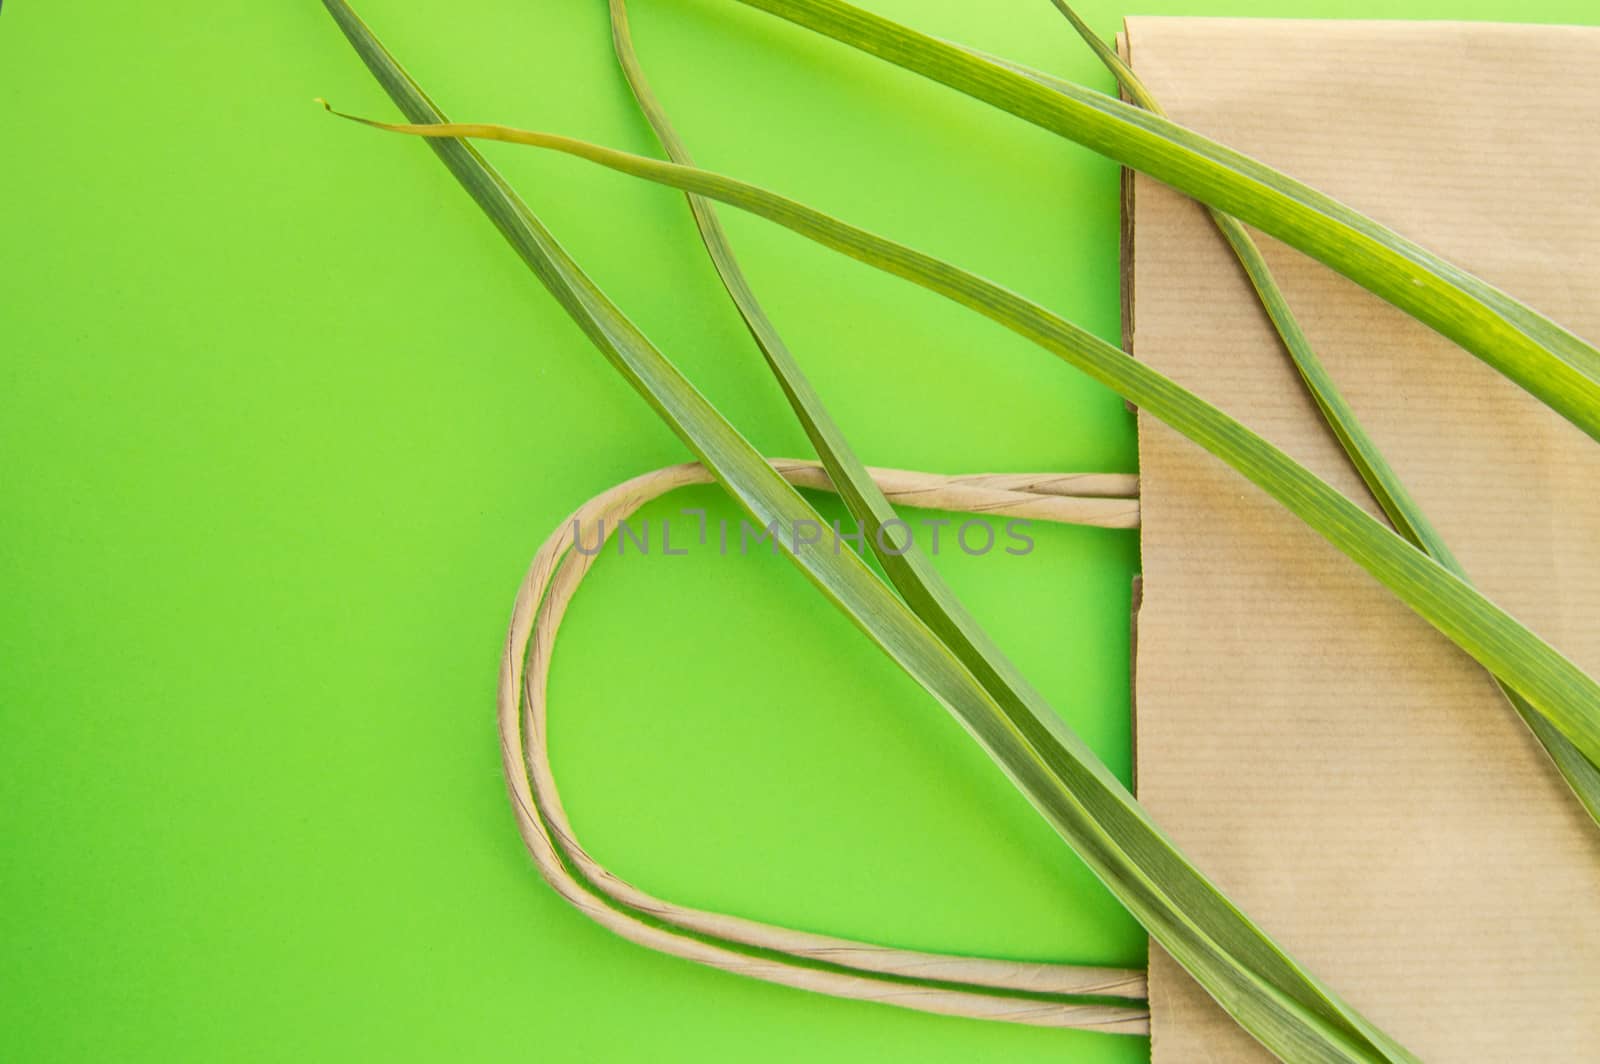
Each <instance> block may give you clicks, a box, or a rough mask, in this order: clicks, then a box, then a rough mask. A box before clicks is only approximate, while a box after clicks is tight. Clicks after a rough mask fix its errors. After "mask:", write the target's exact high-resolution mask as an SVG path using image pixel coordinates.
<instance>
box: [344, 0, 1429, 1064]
mask: <svg viewBox="0 0 1600 1064" xmlns="http://www.w3.org/2000/svg"><path fill="white" fill-rule="evenodd" d="M324 4H325V6H326V7H327V8H328V10H329V12H330V13H331V14H332V15H333V16H334V18H335V20H336V21H337V23H338V24H339V26H340V28H341V29H342V30H343V32H344V33H345V36H346V37H347V39H348V40H349V41H350V42H351V44H352V46H353V47H354V48H355V49H356V51H357V53H358V54H359V55H360V56H361V58H362V59H363V61H364V62H365V63H366V64H367V67H368V69H369V70H370V71H371V72H372V73H373V75H374V76H375V77H376V79H377V80H378V81H379V83H380V84H381V85H382V86H383V88H384V89H385V90H386V91H387V92H388V94H389V95H390V97H391V98H392V99H393V100H394V101H395V103H396V104H397V105H398V106H399V108H400V109H401V111H402V112H403V113H404V114H405V115H406V116H407V117H408V118H409V119H410V120H411V121H412V122H413V123H418V124H420V125H421V128H424V129H430V130H436V129H438V128H441V127H442V124H443V123H444V122H445V118H444V115H443V114H442V113H441V112H440V111H439V110H438V108H436V107H435V106H434V105H433V104H432V102H431V101H430V100H429V99H428V98H427V96H426V95H425V94H423V92H422V91H421V89H420V88H419V87H418V86H417V85H416V83H415V82H414V81H412V80H411V78H410V77H409V76H408V75H407V74H406V73H405V72H404V70H403V69H402V68H401V67H400V66H399V64H398V63H396V62H395V60H394V58H393V57H392V56H391V55H389V53H388V52H387V51H386V50H385V49H384V48H383V46H382V45H381V44H380V43H379V42H378V41H377V39H376V38H375V37H373V35H372V33H371V31H370V30H369V29H367V27H366V26H365V25H364V24H363V23H362V22H361V20H360V19H359V18H357V17H356V16H355V14H354V13H353V12H352V11H351V10H350V8H349V6H348V5H347V4H345V3H344V2H343V0H324ZM430 143H431V144H432V146H433V149H434V151H435V153H436V154H437V155H438V156H439V157H440V159H441V160H442V161H443V162H444V163H445V165H446V166H447V167H448V168H449V169H450V170H451V172H452V173H453V174H454V175H455V176H456V178H457V179H458V180H459V181H460V182H461V184H462V185H463V187H464V188H465V189H466V190H467V191H468V192H469V193H470V194H471V195H472V196H473V198H474V199H475V200H476V201H477V203H478V204H479V206H480V207H481V208H482V209H483V210H484V212H485V214H486V215H488V217H489V218H490V219H491V220H492V221H493V222H494V223H495V224H496V226H497V227H498V228H499V230H500V232H501V233H502V235H504V236H505V237H506V239H507V241H508V242H509V243H510V244H511V245H512V247H513V249H514V250H516V251H517V253H518V254H519V256H520V257H521V258H522V259H523V261H524V262H525V263H526V264H527V265H528V266H529V267H530V269H532V270H533V272H534V273H535V275H536V276H538V277H539V279H540V280H541V281H542V282H543V283H544V284H545V286H546V288H547V289H548V290H549V291H550V292H551V294H552V295H553V296H554V297H555V298H556V299H557V300H558V301H559V302H560V303H561V305H562V306H563V307H564V308H565V309H566V310H567V311H568V312H569V314H571V316H572V317H573V318H574V320H575V321H576V322H577V323H578V324H579V326H580V327H581V328H583V330H584V331H585V333H586V334H587V335H588V336H589V337H590V339H591V340H592V341H593V342H594V344H595V345H596V346H597V347H598V348H599V349H600V350H601V352H602V353H603V354H604V355H605V356H606V358H607V359H608V360H609V361H610V362H611V363H612V365H613V366H615V367H616V368H617V369H618V371H619V372H621V373H622V374H623V376H624V377H625V378H626V379H627V380H628V381H629V382H630V383H631V384H633V386H634V387H635V388H636V389H637V390H638V391H639V392H640V394H641V395H642V396H643V397H644V398H645V399H646V400H647V401H648V402H649V403H650V404H651V405H652V407H654V408H655V410H656V411H657V413H658V414H660V415H661V416H662V417H663V419H664V420H665V421H666V422H667V423H668V424H669V425H670V426H671V427H672V428H673V429H674V431H676V432H677V433H678V435H679V436H680V438H682V439H683V440H684V442H685V444H686V445H687V446H688V447H689V448H690V449H691V450H692V451H693V452H694V453H695V454H696V456H697V457H698V458H699V459H700V460H701V461H702V462H703V463H704V464H705V465H706V466H707V467H708V468H709V469H711V470H712V472H713V474H714V475H715V476H716V477H717V479H718V481H719V482H720V483H721V484H722V485H723V486H724V488H725V489H726V490H727V491H728V492H729V494H730V495H731V496H732V497H733V498H734V499H735V500H736V501H737V502H738V503H739V504H740V505H741V506H742V507H743V508H744V509H745V510H746V511H747V512H748V513H749V514H750V515H751V516H752V517H754V518H755V519H756V520H757V521H758V522H760V523H762V524H763V525H766V524H774V525H776V527H777V530H778V531H779V533H780V535H779V536H778V537H777V538H778V539H779V541H780V542H784V541H785V540H786V539H787V536H788V535H791V534H794V533H795V532H796V531H797V529H798V528H799V527H800V524H801V522H807V523H809V522H811V521H815V520H816V517H815V511H814V510H812V509H811V508H810V506H809V505H808V504H807V503H806V502H805V501H804V500H803V499H802V498H801V497H800V495H799V494H798V493H797V492H796V491H795V490H794V489H793V488H792V487H790V486H789V485H788V484H787V483H785V482H784V481H783V478H782V477H780V476H779V475H778V474H777V473H776V472H775V471H774V470H773V469H772V467H771V466H769V465H768V464H766V463H765V462H764V461H763V460H762V458H761V456H760V455H759V454H758V453H757V452H756V451H755V450H754V448H752V447H751V446H750V445H749V443H748V442H747V441H745V440H744V438H743V437H742V436H740V435H739V433H738V432H737V431H736V430H735V429H734V428H733V427H732V426H731V425H730V424H729V423H728V422H727V421H726V420H725V419H724V418H722V417H721V415H720V414H718V412H717V411H716V410H715V408H714V407H712V406H711V404H710V403H708V402H707V401H706V400H705V398H704V397H703V396H701V395H700V394H699V392H698V391H696V390H695V389H694V388H693V386H692V385H691V384H690V383H689V382H688V381H687V380H686V379H685V378H684V377H683V376H682V374H681V373H679V372H678V370H677V369H676V367H674V366H673V365H672V364H671V363H670V362H669V361H668V360H667V359H666V358H665V357H664V356H663V355H662V354H661V353H660V352H659V351H657V350H656V349H655V348H654V347H653V346H652V345H651V344H650V343H649V341H648V340H647V339H646V338H645V337H644V335H643V334H642V333H641V332H639V330H638V329H637V327H635V326H634V325H633V324H632V322H630V321H629V320H628V319H627V318H626V317H625V316H624V315H623V314H622V312H621V311H620V310H619V309H618V308H617V307H616V306H615V305H614V304H613V303H611V301H610V300H609V299H607V298H606V296H605V295H604V293H602V292H601V291H600V290H599V289H598V288H597V287H596V286H595V285H594V283H593V282H592V281H591V280H590V279H589V277H588V276H587V275H586V274H585V273H584V272H583V271H582V270H581V269H580V268H579V267H578V265H577V263H576V262H575V261H573V259H572V258H571V256H570V255H568V254H567V252H566V251H565V249H564V248H562V247H561V245H560V244H559V243H558V242H557V241H556V240H555V238H554V237H553V236H552V235H551V234H550V232H549V231H548V230H547V229H546V228H545V227H544V225H543V224H542V223H541V222H540V221H539V220H538V218H537V217H536V216H535V215H534V214H533V213H532V212H531V211H530V210H529V209H528V207H527V205H526V204H524V203H523V202H522V201H521V199H520V198H518V197H517V195H516V194H515V192H513V191H512V190H511V188H510V187H509V186H508V185H507V184H506V183H505V181H504V180H503V179H502V178H501V177H500V176H499V174H498V173H496V172H495V171H494V170H493V169H492V168H491V167H490V166H489V164H488V163H487V161H485V160H484V159H483V157H482V156H481V155H480V154H479V153H478V152H477V151H476V150H475V149H473V148H472V147H471V146H470V145H468V144H466V143H465V142H464V141H463V140H461V139H458V138H456V137H451V136H447V137H442V138H432V139H431V140H430ZM685 191H693V190H687V189H686V190H685ZM797 538H798V537H797ZM786 553H788V554H789V556H790V557H792V558H793V559H794V560H795V561H796V562H797V563H798V564H799V565H800V566H801V569H802V571H803V572H805V574H806V575H807V576H808V578H810V579H811V580H812V581H813V583H815V584H816V586H817V587H818V588H819V590H821V591H822V592H823V593H824V594H825V595H827V596H828V597H829V598H830V599H831V600H832V601H834V602H835V603H836V604H837V605H838V606H839V607H840V608H841V609H843V610H844V612H845V613H846V615H847V616H849V617H850V618H851V619H852V620H853V621H854V622H855V623H856V624H857V625H858V626H859V627H860V628H861V629H862V630H863V631H864V632H865V633H866V634H867V635H868V636H869V637H870V638H872V639H873V640H874V642H876V643H877V645H878V646H880V647H881V648H882V649H883V650H884V651H885V652H886V653H888V654H889V655H890V657H891V658H892V659H893V660H895V661H896V662H897V663H898V664H900V665H901V667H902V668H904V669H906V671H907V672H908V673H910V674H911V675H912V676H914V677H915V678H916V679H917V680H918V681H919V682H920V683H921V684H922V685H923V686H924V687H925V688H927V689H928V691H929V692H930V693H932V694H933V695H934V696H935V697H936V698H937V699H938V700H939V701H940V702H941V704H943V705H945V706H946V707H947V708H948V709H949V710H950V711H951V712H952V713H954V714H955V715H956V717H957V719H959V720H960V721H961V722H962V723H963V724H964V725H965V726H966V727H967V728H968V729H969V730H970V731H971V732H972V733H973V735H974V736H975V737H976V738H977V739H978V741H979V742H980V743H981V744H982V745H983V746H984V748H985V749H986V750H987V751H988V752H989V753H990V755H991V756H992V757H993V758H994V759H995V761H996V762H997V763H998V764H999V765H1000V766H1001V768H1002V769H1003V770H1004V771H1005V772H1006V773H1007V774H1008V776H1009V777H1010V778H1011V779H1012V781H1013V782H1014V783H1015V784H1016V786H1017V787H1018V788H1019V789H1020V790H1021V791H1022V792H1023V794H1025V795H1026V796H1027V797H1028V798H1029V800H1030V801H1031V802H1032V803H1033V804H1034V806H1035V808H1037V809H1038V810H1039V812H1040V813H1041V815H1043V816H1044V817H1045V818H1046V819H1047V820H1048V821H1049V822H1050V823H1051V824H1052V826H1054V827H1055V828H1056V830H1057V831H1058V832H1059V833H1060V834H1061V835H1062V836H1063V837H1064V838H1065V839H1066V840H1067V841H1068V842H1069V843H1070V844H1071V845H1072V846H1073V848H1074V849H1075V850H1076V851H1077V852H1078V853H1079V855H1080V856H1081V857H1082V858H1083V860H1084V861H1085V862H1086V863H1087V864H1088V865H1089V866H1090V867H1091V868H1092V869H1094V871H1095V872H1096V873H1097V874H1098V875H1099V876H1100V878H1101V879H1102V880H1103V881H1104V882H1105V883H1106V885H1107V886H1108V887H1109V888H1110V889H1111V890H1112V891H1113V892H1114V893H1115V894H1116V895H1117V897H1118V898H1119V899H1120V900H1121V901H1122V902H1123V904H1124V905H1126V906H1127V907H1128V909H1129V910H1130V911H1131V912H1132V913H1133V914H1134V915H1135V917H1137V918H1138V919H1139V920H1140V922H1141V923H1143V924H1144V925H1145V927H1146V929H1147V930H1149V931H1150V933H1151V934H1152V936H1154V937H1155V938H1156V940H1157V941H1159V942H1161V943H1162V945H1163V946H1164V947H1165V948H1166V949H1167V950H1168V952H1169V953H1171V954H1172V955H1173V956H1174V957H1175V958H1176V959H1177V960H1178V961H1179V963H1181V964H1183V965H1184V966H1185V967H1186V968H1187V969H1188V970H1189V971H1190V972H1192V973H1193V974H1194V975H1195V976H1196V978H1197V979H1198V980H1199V981H1200V983H1201V984H1202V985H1203V986H1205V987H1206V988H1207V989H1208V990H1209V991H1210V992H1211V993H1212V994H1213V995H1214V996H1215V997H1216V999H1217V1000H1218V1001H1219V1002H1220V1003H1221V1004H1222V1005H1223V1006H1224V1007H1225V1008H1226V1009H1228V1010H1229V1012H1230V1013H1231V1014H1232V1015H1233V1016H1234V1017H1235V1018H1237V1019H1238V1020H1239V1022H1240V1023H1241V1024H1242V1025H1243V1026H1244V1027H1245V1028H1246V1029H1247V1030H1249V1031H1250V1032H1251V1033H1252V1034H1253V1035H1254V1036H1255V1037H1256V1038H1258V1039H1259V1040H1260V1041H1261V1042H1262V1043H1263V1044H1264V1045H1266V1046H1267V1047H1268V1048H1269V1049H1270V1050H1272V1051H1273V1052H1275V1053H1277V1054H1278V1055H1279V1056H1281V1057H1284V1058H1286V1059H1292V1060H1296V1061H1402V1060H1413V1059H1415V1058H1413V1057H1411V1056H1410V1055H1409V1054H1408V1053H1406V1051H1405V1050H1404V1049H1403V1048H1402V1047H1400V1046H1399V1045H1398V1044H1397V1043H1395V1042H1394V1041H1393V1040H1392V1039H1390V1038H1389V1037H1387V1036H1386V1035H1384V1034H1383V1033H1382V1032H1381V1031H1379V1030H1378V1029H1376V1028H1375V1027H1373V1026H1372V1024H1370V1023H1369V1022H1368V1021H1366V1020H1365V1019H1364V1018H1363V1017H1361V1016H1360V1014H1358V1013H1356V1012H1355V1011H1354V1010H1353V1009H1351V1008H1350V1007H1349V1006H1348V1005H1347V1004H1346V1003H1344V1002H1343V1001H1342V1000H1340V999H1339V998H1338V997H1337V996H1335V995H1334V994H1333V993H1332V991H1330V990H1328V989H1327V988H1326V987H1324V986H1323V985H1322V984H1321V983H1320V982H1318V981H1317V980H1316V979H1315V978H1314V977H1313V976H1311V975H1310V974H1309V973H1308V972H1306V971H1305V970H1304V969H1302V968H1301V967H1300V966H1299V965H1297V964H1296V963H1295V962H1294V961H1292V960H1291V959H1290V958H1289V957H1288V956H1287V954H1285V953H1284V952H1283V950H1282V949H1281V948H1280V947H1278V946H1277V945H1276V944H1275V943H1274V942H1273V941H1272V940H1271V939H1270V938H1268V937H1267V936H1266V935H1265V933H1264V932H1262V931H1261V930H1260V929H1259V928H1257V927H1256V926H1255V925H1254V924H1252V923H1251V922H1250V921H1249V920H1248V919H1247V918H1246V917H1245V916H1244V915H1243V914H1242V913H1241V912H1240V911H1239V910H1238V909H1237V908H1236V907H1234V906H1233V905H1232V904H1231V903H1230V902H1229V901H1228V900H1227V899H1226V898H1225V897H1224V896H1223V895H1222V894H1221V893H1220V892H1219V891H1218V890H1217V889H1216V887H1215V886H1214V885H1213V884H1211V883H1210V882H1209V881H1208V880H1206V879H1205V878H1204V876H1202V875H1201V874H1200V873H1199V872H1198V871H1197V870H1196V869H1195V868H1194V867H1193V866H1192V865H1190V864H1189V863H1188V861H1187V860H1186V859H1185V858H1184V857H1183V856H1182V854H1181V853H1179V852H1178V851H1177V849H1176V848H1175V847H1174V846H1173V845H1172V843H1171V842H1170V841H1169V840H1168V839H1166V838H1165V836H1163V835H1162V834H1161V832H1160V831H1159V829H1157V828H1156V826H1155V825H1154V824H1153V823H1152V822H1151V821H1150V819H1149V817H1148V815H1147V814H1146V813H1145V812H1144V809H1143V807H1141V806H1140V805H1139V804H1138V803H1137V802H1136V801H1135V800H1134V798H1133V796H1132V795H1131V794H1129V793H1128V791H1127V789H1126V788H1125V787H1123V786H1122V784H1121V783H1120V781H1118V780H1117V779H1116V777H1115V776H1114V775H1112V774H1111V773H1110V771H1109V770H1107V769H1106V768H1105V766H1104V765H1102V764H1101V763H1100V762H1099V761H1098V759H1096V758H1095V756H1094V754H1093V752H1092V751H1090V750H1089V749H1088V747H1087V746H1086V745H1085V744H1083V742H1082V741H1081V740H1080V739H1078V738H1077V737H1076V736H1075V735H1073V734H1072V733H1071V732H1070V731H1068V730H1066V729H1061V730H1060V731H1052V730H1050V729H1048V728H1045V727H1043V726H1041V724H1040V723H1039V722H1038V721H1036V720H1033V719H1032V718H1031V717H1029V716H1024V715H1018V716H1013V715H1011V714H1009V713H1007V711H1006V710H1005V708H1004V707H1002V706H1001V704H1000V703H998V702H996V701H995V700H994V699H993V698H992V697H991V696H990V695H989V694H988V693H987V691H985V690H984V688H983V686H982V685H981V684H980V683H979V682H978V681H977V680H976V678H975V677H974V676H973V675H972V673H971V672H970V671H968V670H967V669H966V667H965V666H963V665H962V663H961V662H960V661H959V660H958V659H957V658H956V656H955V655H954V654H953V653H952V652H951V651H950V650H949V649H948V648H947V647H946V646H945V645H944V644H943V643H942V642H941V641H940V640H939V639H938V637H937V636H935V635H934V633H933V632H932V631H931V630H930V629H929V628H928V626H927V625H926V624H924V623H923V622H922V621H921V619H920V618H918V617H917V616H916V614H915V613H913V612H912V611H911V609H910V608H909V607H908V606H906V604H905V603H904V602H902V601H901V600H900V599H899V598H898V597H896V596H895V595H894V593H893V592H892V591H891V590H890V589H889V587H888V586H887V585H886V584H884V582H883V581H881V580H880V579H878V578H877V577H876V576H875V575H874V574H873V572H872V571H871V569H869V568H868V567H867V565H866V563H865V562H864V561H863V560H862V559H861V558H859V557H857V556H856V555H854V554H852V553H851V552H848V551H845V552H840V553H838V554H835V553H834V552H832V551H828V550H823V551H806V552H801V551H798V550H793V551H788V552H786Z"/></svg>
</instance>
